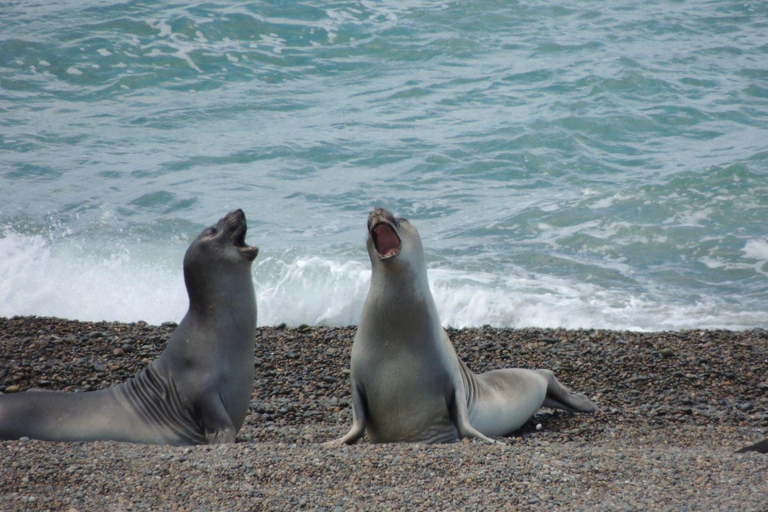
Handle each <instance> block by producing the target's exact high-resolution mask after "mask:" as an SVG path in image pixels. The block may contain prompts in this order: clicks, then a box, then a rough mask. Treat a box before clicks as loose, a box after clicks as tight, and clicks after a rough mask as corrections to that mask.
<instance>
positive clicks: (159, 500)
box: [0, 317, 768, 512]
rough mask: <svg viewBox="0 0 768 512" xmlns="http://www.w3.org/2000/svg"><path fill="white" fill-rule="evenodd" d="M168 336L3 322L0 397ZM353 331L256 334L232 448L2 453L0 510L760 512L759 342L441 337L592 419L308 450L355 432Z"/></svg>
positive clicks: (480, 332) (109, 380)
mask: <svg viewBox="0 0 768 512" xmlns="http://www.w3.org/2000/svg"><path fill="white" fill-rule="evenodd" d="M174 328H175V325H174V324H163V325H162V326H150V325H147V324H145V323H143V322H138V323H133V324H121V323H108V322H99V323H88V322H76V321H69V320H62V319H56V318H38V317H14V318H0V346H1V347H2V348H1V349H0V392H2V393H11V392H20V391H25V390H28V389H32V388H37V389H51V390H66V391H90V390H95V389H101V388H104V387H108V386H111V385H114V384H117V383H119V382H122V381H124V380H126V379H127V378H129V377H131V376H133V375H134V374H135V373H136V372H138V371H139V370H140V369H141V368H143V367H144V366H145V365H146V364H147V363H149V362H150V361H152V360H153V359H154V358H155V357H157V355H158V354H159V353H160V352H161V351H162V349H163V347H164V344H165V342H166V340H167V339H168V337H169V336H170V334H171V333H172V332H173V329H174ZM354 332H355V331H354V328H352V327H349V328H326V327H307V326H300V327H298V328H295V329H291V328H285V327H284V326H278V327H262V328H259V329H258V332H257V337H256V348H255V355H256V378H255V380H254V388H253V395H252V400H251V406H250V412H249V414H248V417H247V418H246V422H245V425H243V428H242V429H241V431H240V433H239V435H238V443H236V444H235V445H228V446H195V447H169V446H145V445H133V444H128V443H114V442H95V443H47V442H42V441H36V440H21V441H0V454H1V455H0V468H2V469H0V475H2V478H0V510H69V511H75V510H104V509H109V510H143V509H150V510H157V509H183V510H223V509H226V510H238V509H248V510H253V509H279V510H295V509H307V510H329V511H334V512H335V511H337V510H339V511H341V510H372V509H373V510H382V509H402V510H444V509H451V510H455V509H498V510H547V511H553V510H555V511H560V510H562V511H571V510H611V511H612V510H679V511H698V510H707V511H714V510H739V511H740V510H754V511H766V510H768V477H767V476H766V475H768V455H762V454H757V453H747V454H734V453H733V452H734V450H736V449H738V448H740V447H742V446H745V445H747V444H750V443H753V442H755V441H757V440H760V439H763V438H765V437H766V436H768V332H766V331H764V330H751V331H738V332H736V331H719V330H717V331H709V330H708V331H699V330H687V331H679V332H657V333H637V332H628V331H598V330H588V331H586V330H584V331H573V330H552V329H494V328H490V327H482V328H472V329H461V330H452V329H451V330H449V334H450V336H451V339H452V340H453V342H454V345H455V346H456V348H457V351H458V353H459V355H460V356H461V357H462V358H463V359H464V360H465V361H466V362H467V363H468V364H469V366H470V367H471V368H472V369H473V370H474V371H476V372H480V371H484V370H487V369H493V368H500V367H513V366H519V367H529V368H536V367H541V368H550V369H552V370H554V371H555V374H556V375H557V376H558V379H559V380H560V381H561V382H563V383H564V384H566V385H568V386H569V387H571V388H572V389H575V390H578V391H580V392H583V393H585V394H586V395H587V396H589V397H590V398H591V399H592V400H594V401H595V402H596V403H597V404H598V406H599V407H600V410H599V412H598V413H596V414H593V415H572V414H568V413H565V412H561V411H552V410H548V409H544V410H542V411H541V412H539V413H538V414H536V415H535V416H534V417H533V418H532V419H531V420H530V421H529V422H528V423H527V424H526V425H525V426H524V427H523V428H522V429H521V430H520V431H518V432H516V433H515V434H513V435H512V436H509V437H506V438H503V441H504V442H505V443H506V444H505V445H504V446H489V445H485V444H483V443H480V442H476V441H464V442H461V443H456V444H451V445H429V446H425V445H410V444H393V445H373V444H370V443H368V442H367V441H366V440H363V441H362V442H360V443H358V444H357V445H354V446H349V447H343V448H340V449H328V448H324V447H322V446H320V444H319V443H321V442H323V441H328V440H331V439H333V438H335V437H338V436H340V435H342V434H343V433H345V432H346V431H347V429H348V428H349V425H350V421H351V420H350V408H349V398H350V396H349V372H348V367H349V357H350V356H349V353H350V348H351V345H352V338H353V336H354Z"/></svg>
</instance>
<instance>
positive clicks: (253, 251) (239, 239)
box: [228, 210, 259, 261]
mask: <svg viewBox="0 0 768 512" xmlns="http://www.w3.org/2000/svg"><path fill="white" fill-rule="evenodd" d="M228 220H229V222H228V224H230V226H229V231H230V236H231V238H232V243H233V245H234V246H235V247H236V248H237V250H238V252H239V253H240V254H241V255H242V256H243V257H244V258H246V259H248V260H250V261H253V260H255V259H256V256H258V254H259V248H258V247H255V246H253V245H246V243H245V235H246V233H248V224H247V223H246V221H245V213H243V211H242V210H237V211H235V212H232V213H231V214H230V219H228Z"/></svg>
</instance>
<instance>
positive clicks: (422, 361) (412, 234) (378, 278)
mask: <svg viewBox="0 0 768 512" xmlns="http://www.w3.org/2000/svg"><path fill="white" fill-rule="evenodd" d="M368 234H369V236H368V241H367V247H368V255H369V257H370V260H371V267H372V273H371V288H370V290H369V292H368V297H367V299H366V301H365V306H364V307H363V314H362V316H361V318H360V324H359V325H358V328H357V334H356V335H355V339H354V343H353V344H352V362H351V375H350V376H351V381H352V427H351V429H350V430H349V432H348V433H347V434H346V435H344V436H343V437H341V438H339V439H337V440H335V441H331V442H329V443H327V444H329V445H331V446H335V445H340V444H344V443H346V444H351V443H354V442H355V441H357V440H358V439H359V438H360V437H362V436H363V434H364V433H365V432H367V433H368V436H369V438H370V440H371V441H373V442H377V443H381V442H424V443H439V442H452V441H457V440H458V439H460V438H464V437H474V438H479V439H482V440H484V441H487V442H495V441H493V440H492V439H491V437H493V436H501V435H505V434H509V433H510V432H513V431H514V430H516V429H518V428H519V427H520V426H522V425H523V424H524V423H525V422H526V421H527V420H528V419H529V418H530V417H531V416H533V414H534V413H535V412H536V411H537V410H538V409H539V408H540V407H541V406H542V405H544V406H548V407H555V408H559V409H564V410H566V411H571V412H594V411H595V410H597V407H596V406H595V404H594V403H592V402H591V401H590V400H589V399H588V398H587V397H586V396H584V395H582V394H579V393H574V392H572V391H570V390H569V389H568V388H566V387H565V386H563V385H562V384H560V383H559V382H558V381H557V379H555V376H554V375H553V374H552V372H551V371H549V370H526V369H519V368H509V369H503V370H494V371H490V372H487V373H483V374H479V375H475V374H474V373H472V372H471V371H470V370H469V368H467V366H466V365H465V364H464V362H463V361H461V359H459V358H458V356H457V355H456V351H455V350H454V348H453V345H452V344H451V341H450V339H449V338H448V335H447V334H446V332H445V330H444V329H443V327H442V326H441V324H440V318H439V317H438V314H437V308H436V306H435V302H434V300H433V298H432V293H431V292H430V289H429V281H428V280H427V264H426V259H425V258H424V249H423V247H422V245H421V237H420V236H419V232H418V231H417V230H416V227H415V226H413V224H411V223H410V222H408V221H407V220H406V219H396V218H395V217H394V216H393V215H392V214H391V213H390V212H388V211H387V210H384V209H381V208H376V209H374V210H373V211H372V212H371V213H370V215H369V216H368Z"/></svg>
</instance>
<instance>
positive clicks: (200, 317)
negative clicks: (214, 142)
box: [0, 210, 258, 445]
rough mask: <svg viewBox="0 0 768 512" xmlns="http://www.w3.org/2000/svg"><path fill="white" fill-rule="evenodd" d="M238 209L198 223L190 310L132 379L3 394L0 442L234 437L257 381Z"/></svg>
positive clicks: (252, 302)
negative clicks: (205, 224)
mask: <svg viewBox="0 0 768 512" xmlns="http://www.w3.org/2000/svg"><path fill="white" fill-rule="evenodd" d="M246 231H247V224H246V219H245V214H244V213H243V211H242V210H237V211H234V212H231V213H229V214H228V215H226V216H225V217H223V218H222V219H221V220H219V221H218V222H217V223H216V224H214V225H213V226H211V227H209V228H207V229H205V230H204V231H203V232H202V233H201V234H200V235H199V236H198V237H197V238H196V239H195V240H194V241H193V242H192V244H191V245H190V246H189V248H188V249H187V252H186V254H185V256H184V281H185V283H186V287H187V294H188V295H189V310H188V311H187V314H186V315H185V316H184V319H183V320H182V321H181V323H180V324H179V326H178V328H177V329H176V330H175V331H174V333H173V335H172V336H171V338H170V339H169V340H168V343H167V345H166V348H165V350H164V351H163V352H162V353H161V354H160V356H159V357H158V358H157V359H156V360H155V361H153V362H152V363H150V364H149V366H148V367H147V368H145V369H144V370H143V371H141V372H140V373H139V374H138V375H136V376H135V377H133V378H131V379H128V380H127V381H125V382H123V383H121V384H118V385H116V386H113V387H110V388H107V389H104V390H99V391H92V392H87V393H64V392H52V391H36V392H26V393H18V394H11V395H3V396H0V439H19V438H20V437H23V436H26V437H29V438H33V439H42V440H47V441H97V440H104V441H126V442H132V443H148V444H171V445H190V444H205V443H209V444H218V443H233V442H235V437H236V435H237V432H238V430H239V429H240V427H241V426H242V424H243V421H244V420H245V415H246V413H247V411H248V404H249V402H250V399H251V390H252V388H253V377H254V368H253V366H254V355H253V349H254V336H255V333H256V299H255V296H254V291H253V280H252V278H251V263H252V262H253V260H254V259H255V258H256V256H257V255H258V249H257V248H256V247H252V246H247V245H246V244H245V234H246Z"/></svg>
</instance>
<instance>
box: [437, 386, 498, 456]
mask: <svg viewBox="0 0 768 512" xmlns="http://www.w3.org/2000/svg"><path fill="white" fill-rule="evenodd" d="M448 412H449V414H450V415H451V420H452V421H453V424H454V425H456V430H458V432H459V438H460V439H463V438H465V437H466V438H475V439H480V440H481V441H484V442H486V443H490V444H505V443H503V442H501V441H496V440H493V439H491V438H490V437H488V436H486V435H485V434H483V433H482V432H480V431H479V430H477V429H476V428H475V427H473V426H472V425H471V424H470V423H469V414H468V413H467V398H466V395H465V392H464V386H461V387H460V391H457V390H456V388H454V390H453V393H452V394H451V397H450V399H449V401H448Z"/></svg>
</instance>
